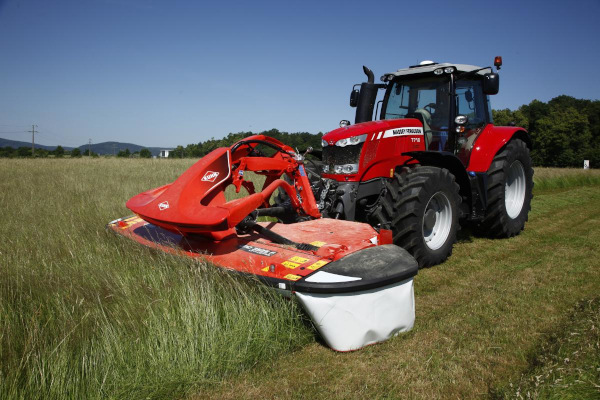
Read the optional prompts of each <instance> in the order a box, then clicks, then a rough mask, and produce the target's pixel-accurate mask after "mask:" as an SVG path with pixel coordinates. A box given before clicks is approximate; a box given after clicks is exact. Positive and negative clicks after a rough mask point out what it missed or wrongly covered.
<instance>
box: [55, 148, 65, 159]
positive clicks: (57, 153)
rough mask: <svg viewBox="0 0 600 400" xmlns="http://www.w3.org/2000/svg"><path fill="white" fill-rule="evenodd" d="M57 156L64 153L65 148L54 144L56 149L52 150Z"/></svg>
mask: <svg viewBox="0 0 600 400" xmlns="http://www.w3.org/2000/svg"><path fill="white" fill-rule="evenodd" d="M52 153H53V154H54V155H55V156H56V157H57V158H60V157H62V156H64V155H65V149H63V147H62V146H56V149H54V151H53V152H52Z"/></svg>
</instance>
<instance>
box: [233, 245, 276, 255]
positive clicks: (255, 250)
mask: <svg viewBox="0 0 600 400" xmlns="http://www.w3.org/2000/svg"><path fill="white" fill-rule="evenodd" d="M240 250H244V251H247V252H248V253H252V254H258V255H259V256H265V257H271V256H272V255H275V254H277V252H276V251H273V250H267V249H263V248H261V247H256V246H250V245H249V244H245V245H243V246H240Z"/></svg>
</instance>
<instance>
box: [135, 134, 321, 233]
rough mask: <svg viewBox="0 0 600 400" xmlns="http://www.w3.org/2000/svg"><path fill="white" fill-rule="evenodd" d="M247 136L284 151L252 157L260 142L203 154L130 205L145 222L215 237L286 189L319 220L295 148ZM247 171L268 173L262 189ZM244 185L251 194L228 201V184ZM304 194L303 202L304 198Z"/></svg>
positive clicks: (304, 210)
mask: <svg viewBox="0 0 600 400" xmlns="http://www.w3.org/2000/svg"><path fill="white" fill-rule="evenodd" d="M246 140H262V141H266V142H270V143H273V144H275V145H277V146H279V147H280V148H282V149H284V152H277V153H275V154H274V155H273V156H272V157H247V155H248V154H249V152H250V151H251V150H252V149H254V148H255V147H256V146H257V145H258V144H256V143H252V144H248V145H247V146H239V147H238V148H237V150H236V151H235V152H234V154H231V149H233V148H234V146H235V145H234V146H232V147H231V148H224V147H223V148H219V149H216V150H214V151H213V152H211V153H210V154H208V155H206V156H205V157H203V158H202V159H201V160H200V161H198V162H197V163H196V164H194V165H192V167H190V168H189V169H188V170H187V171H185V172H184V173H183V174H182V175H181V176H180V177H179V178H177V180H175V182H173V183H171V184H169V185H165V186H161V187H160V188H157V189H151V190H148V191H146V192H143V193H140V194H138V195H137V196H134V197H133V198H131V199H130V200H129V201H128V202H127V204H126V206H127V208H129V209H130V210H131V211H133V212H135V213H136V214H138V215H139V216H140V217H141V218H143V219H144V220H146V221H148V222H150V223H152V224H154V225H157V226H160V227H162V228H164V229H166V230H168V231H171V232H175V233H183V234H184V235H187V234H202V235H204V236H206V237H210V238H212V239H214V240H222V239H223V238H224V237H227V236H230V235H233V234H235V231H234V229H233V228H234V227H235V226H236V225H238V224H239V223H240V222H241V221H242V220H243V219H244V218H245V217H246V216H247V215H248V214H250V213H251V212H252V211H254V210H256V209H257V208H259V207H261V206H264V207H268V200H269V198H270V197H271V195H272V194H273V192H274V191H275V190H276V189H277V188H279V187H281V188H283V189H284V190H285V191H286V192H287V194H288V195H289V197H290V199H291V200H292V203H293V204H292V205H293V206H294V207H295V208H296V209H298V210H302V211H303V213H304V214H306V215H308V216H311V217H314V218H319V217H320V216H321V214H320V213H319V210H318V208H317V204H316V202H315V199H314V196H313V194H312V191H311V190H310V183H309V181H308V178H307V177H306V174H302V173H301V172H300V167H301V164H299V163H298V162H297V161H296V160H295V159H294V158H293V156H292V154H294V150H293V149H292V148H291V147H289V146H286V145H284V144H283V143H281V142H279V141H278V140H275V139H273V138H269V137H267V136H263V135H256V136H251V137H249V138H246V139H244V140H242V141H240V142H243V141H246ZM245 171H254V172H256V173H258V174H261V175H265V176H266V181H265V184H264V187H263V189H262V191H260V192H255V190H254V185H253V184H252V182H248V181H245V180H244V172H245ZM284 173H285V174H287V175H288V176H290V177H291V178H293V181H294V182H295V187H294V186H290V185H289V184H288V183H287V182H285V181H284V180H281V179H279V178H280V177H281V175H282V174H284ZM231 184H233V185H235V187H236V189H237V190H238V191H239V190H240V188H241V187H242V186H244V188H246V190H247V191H248V196H246V197H244V198H242V199H237V200H232V201H229V202H227V201H226V199H225V188H226V187H227V186H229V185H231ZM297 194H299V195H300V198H301V199H302V203H300V201H299V200H298V197H297Z"/></svg>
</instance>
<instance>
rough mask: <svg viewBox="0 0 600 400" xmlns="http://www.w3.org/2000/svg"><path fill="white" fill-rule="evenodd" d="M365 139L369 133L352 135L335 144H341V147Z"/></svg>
mask: <svg viewBox="0 0 600 400" xmlns="http://www.w3.org/2000/svg"><path fill="white" fill-rule="evenodd" d="M365 140H367V134H364V135H359V136H352V137H350V138H347V139H340V140H338V141H337V142H336V143H335V145H336V146H339V147H346V146H351V145H355V144H359V143H362V142H364V141H365Z"/></svg>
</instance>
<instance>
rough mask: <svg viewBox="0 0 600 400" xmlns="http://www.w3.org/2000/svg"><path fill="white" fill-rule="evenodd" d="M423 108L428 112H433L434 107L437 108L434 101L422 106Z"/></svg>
mask: <svg viewBox="0 0 600 400" xmlns="http://www.w3.org/2000/svg"><path fill="white" fill-rule="evenodd" d="M423 108H424V109H425V110H427V111H428V112H429V113H430V114H433V113H435V109H436V108H437V106H436V104H435V103H429V104H427V105H426V106H424V107H423ZM427 108H429V109H427Z"/></svg>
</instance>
